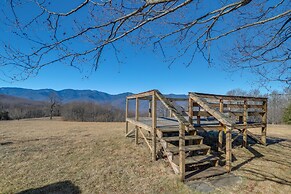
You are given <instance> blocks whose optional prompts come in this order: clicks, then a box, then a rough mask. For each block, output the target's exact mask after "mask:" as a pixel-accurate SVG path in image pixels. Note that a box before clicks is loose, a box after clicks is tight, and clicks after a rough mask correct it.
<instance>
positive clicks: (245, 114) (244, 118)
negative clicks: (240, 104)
mask: <svg viewBox="0 0 291 194" xmlns="http://www.w3.org/2000/svg"><path fill="white" fill-rule="evenodd" d="M247 123H248V103H247V101H246V100H245V101H244V114H243V124H244V125H247ZM247 132H248V130H247V128H244V129H243V145H242V146H244V147H247V146H248V134H247Z"/></svg>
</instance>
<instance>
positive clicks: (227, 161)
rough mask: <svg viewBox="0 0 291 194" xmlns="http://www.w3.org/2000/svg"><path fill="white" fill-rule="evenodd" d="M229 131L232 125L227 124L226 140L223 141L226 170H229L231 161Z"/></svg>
mask: <svg viewBox="0 0 291 194" xmlns="http://www.w3.org/2000/svg"><path fill="white" fill-rule="evenodd" d="M231 131H232V127H229V126H227V127H226V138H225V140H226V142H225V144H226V145H225V146H226V155H225V162H226V166H225V167H226V170H227V172H230V171H231V161H232V151H231V149H232V145H231V144H232V139H231Z"/></svg>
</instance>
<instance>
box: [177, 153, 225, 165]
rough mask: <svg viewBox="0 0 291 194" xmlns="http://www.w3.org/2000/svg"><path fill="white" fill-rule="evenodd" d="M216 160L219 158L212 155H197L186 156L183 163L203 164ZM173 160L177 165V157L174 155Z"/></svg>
mask: <svg viewBox="0 0 291 194" xmlns="http://www.w3.org/2000/svg"><path fill="white" fill-rule="evenodd" d="M217 160H219V158H218V157H216V156H213V155H197V156H192V157H188V158H186V159H185V165H198V164H199V165H204V164H209V163H210V162H214V161H217ZM173 162H174V163H175V164H177V165H179V157H175V159H174V160H173Z"/></svg>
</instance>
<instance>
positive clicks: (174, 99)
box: [166, 96, 188, 101]
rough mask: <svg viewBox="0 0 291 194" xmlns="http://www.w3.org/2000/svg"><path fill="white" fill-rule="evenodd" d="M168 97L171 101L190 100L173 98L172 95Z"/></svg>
mask: <svg viewBox="0 0 291 194" xmlns="http://www.w3.org/2000/svg"><path fill="white" fill-rule="evenodd" d="M166 98H167V99H168V100H169V101H188V98H172V97H167V96H166Z"/></svg>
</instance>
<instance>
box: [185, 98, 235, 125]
mask: <svg viewBox="0 0 291 194" xmlns="http://www.w3.org/2000/svg"><path fill="white" fill-rule="evenodd" d="M189 97H190V98H192V99H193V100H194V101H195V102H196V103H198V104H199V106H201V107H202V108H203V109H204V110H205V111H207V112H208V113H209V114H211V115H212V116H214V117H215V118H216V119H217V120H218V121H219V122H220V123H222V124H223V125H225V126H229V127H232V126H234V125H235V123H234V122H232V121H231V120H230V119H229V118H227V117H226V116H225V115H224V114H223V113H221V112H219V111H217V110H215V109H213V108H211V106H210V105H209V104H208V102H207V101H206V100H204V99H203V98H200V97H199V96H198V95H196V94H195V93H189Z"/></svg>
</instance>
